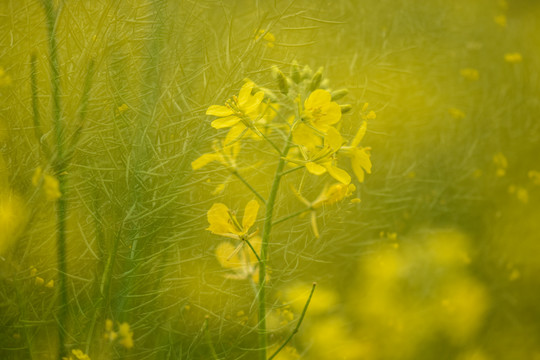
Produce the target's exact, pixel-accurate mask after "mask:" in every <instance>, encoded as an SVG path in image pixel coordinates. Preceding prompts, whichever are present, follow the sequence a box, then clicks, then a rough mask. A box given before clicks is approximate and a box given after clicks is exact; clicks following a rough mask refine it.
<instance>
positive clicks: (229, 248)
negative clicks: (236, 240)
mask: <svg viewBox="0 0 540 360" xmlns="http://www.w3.org/2000/svg"><path fill="white" fill-rule="evenodd" d="M235 250H236V248H235V247H234V246H233V245H232V244H231V243H229V242H222V243H221V244H219V245H218V247H217V248H216V258H217V260H218V261H219V263H220V264H221V266H223V267H224V268H226V269H233V270H234V269H240V268H242V266H243V263H242V260H241V259H240V256H239V255H238V252H237V253H236V254H234V252H235Z"/></svg>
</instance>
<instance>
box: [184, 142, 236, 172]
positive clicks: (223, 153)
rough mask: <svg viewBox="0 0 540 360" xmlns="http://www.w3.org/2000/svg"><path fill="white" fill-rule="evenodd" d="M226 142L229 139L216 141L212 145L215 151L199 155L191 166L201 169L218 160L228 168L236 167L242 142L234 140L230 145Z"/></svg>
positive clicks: (194, 168)
mask: <svg viewBox="0 0 540 360" xmlns="http://www.w3.org/2000/svg"><path fill="white" fill-rule="evenodd" d="M226 143H227V139H225V141H222V142H221V144H220V143H219V142H218V141H215V142H214V145H213V146H212V147H213V149H214V152H213V153H206V154H202V155H201V156H199V157H198V158H197V159H195V160H194V161H193V162H192V163H191V168H192V169H193V170H199V169H200V168H202V167H204V166H206V165H208V164H209V163H211V162H214V161H217V162H219V163H221V164H222V165H223V166H225V167H226V168H230V169H236V157H237V156H238V153H239V152H240V143H239V142H234V143H232V144H230V145H225V144H226Z"/></svg>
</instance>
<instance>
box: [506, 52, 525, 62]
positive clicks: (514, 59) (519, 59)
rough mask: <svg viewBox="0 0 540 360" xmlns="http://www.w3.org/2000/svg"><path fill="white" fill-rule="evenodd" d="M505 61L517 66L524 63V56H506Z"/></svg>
mask: <svg viewBox="0 0 540 360" xmlns="http://www.w3.org/2000/svg"><path fill="white" fill-rule="evenodd" d="M504 61H506V62H507V63H510V64H517V63H520V62H522V61H523V56H521V54H520V53H518V52H516V53H508V54H504Z"/></svg>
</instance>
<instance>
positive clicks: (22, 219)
mask: <svg viewBox="0 0 540 360" xmlns="http://www.w3.org/2000/svg"><path fill="white" fill-rule="evenodd" d="M26 220H27V211H26V208H25V207H24V203H23V201H22V199H21V198H20V197H19V196H17V195H15V194H14V193H12V192H11V191H1V190H0V229H1V230H0V256H2V255H3V254H4V253H5V252H6V251H7V250H8V249H9V248H10V247H11V246H12V245H13V244H14V243H15V241H16V240H17V237H18V236H19V234H20V232H21V231H22V229H23V227H24V224H25V223H26Z"/></svg>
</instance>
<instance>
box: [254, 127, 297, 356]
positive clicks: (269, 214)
mask: <svg viewBox="0 0 540 360" xmlns="http://www.w3.org/2000/svg"><path fill="white" fill-rule="evenodd" d="M291 137H292V132H291V133H290V134H289V137H288V139H287V142H286V143H285V148H284V149H283V152H282V153H281V154H282V156H281V157H280V159H279V163H278V165H277V168H276V172H275V175H274V181H273V182H272V188H271V189H270V194H269V196H268V200H266V212H265V217H264V225H263V233H262V246H261V256H260V261H259V296H258V300H259V360H266V350H267V349H266V348H267V346H268V343H267V333H266V260H267V257H268V243H269V240H270V232H271V231H272V221H273V217H274V205H275V202H276V197H277V194H278V190H279V184H280V181H281V177H282V176H283V174H282V172H283V168H284V167H285V163H286V160H285V157H286V156H287V154H288V153H289V148H290V146H291V145H290V143H291Z"/></svg>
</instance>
